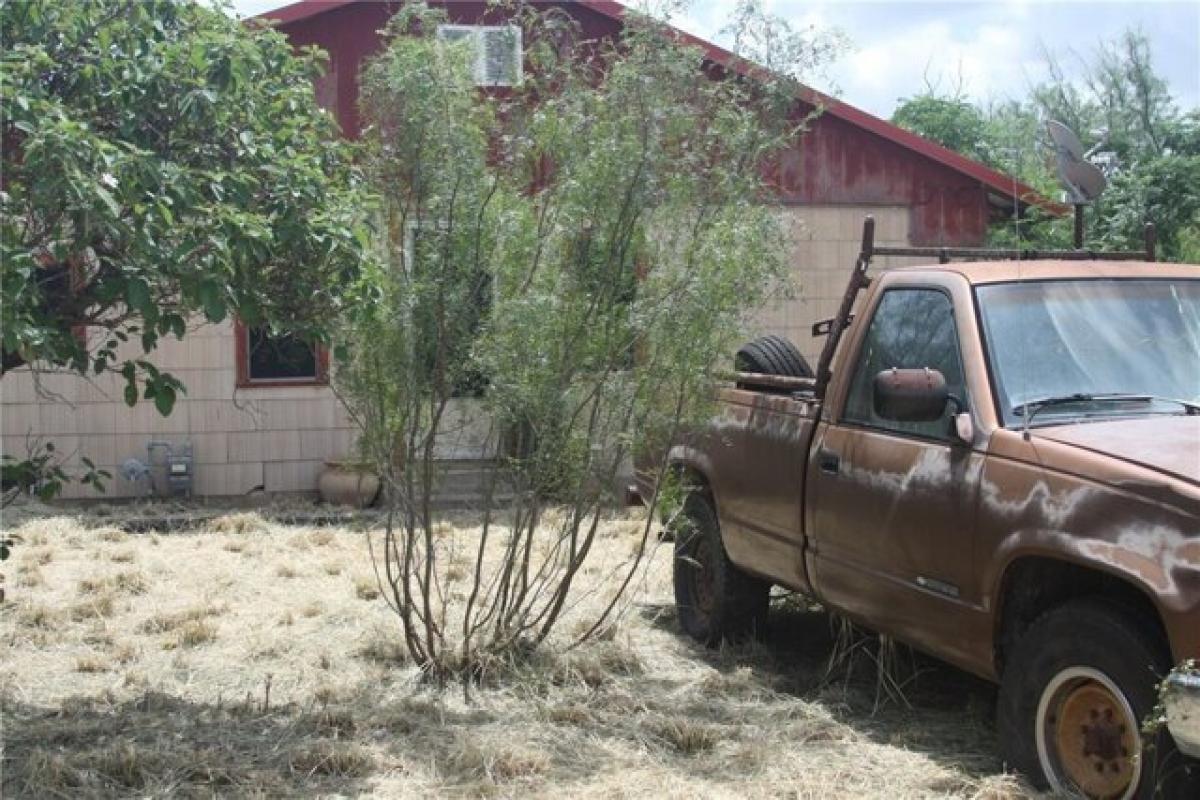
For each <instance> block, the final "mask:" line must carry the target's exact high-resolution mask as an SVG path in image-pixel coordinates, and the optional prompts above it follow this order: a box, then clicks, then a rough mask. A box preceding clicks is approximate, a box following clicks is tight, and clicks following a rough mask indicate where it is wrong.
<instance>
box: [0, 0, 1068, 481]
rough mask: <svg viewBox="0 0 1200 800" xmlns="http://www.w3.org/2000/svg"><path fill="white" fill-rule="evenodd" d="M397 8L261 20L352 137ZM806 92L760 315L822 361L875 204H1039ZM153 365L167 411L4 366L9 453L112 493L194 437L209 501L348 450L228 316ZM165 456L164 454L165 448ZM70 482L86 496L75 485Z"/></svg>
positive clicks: (948, 217) (90, 382) (606, 2)
mask: <svg viewBox="0 0 1200 800" xmlns="http://www.w3.org/2000/svg"><path fill="white" fill-rule="evenodd" d="M537 4H538V5H543V6H556V7H558V8H561V9H562V10H564V11H566V12H568V13H570V14H571V15H572V16H573V17H574V18H575V19H576V20H577V21H578V23H579V25H580V28H581V30H582V31H583V33H584V35H585V36H587V37H589V38H600V37H605V36H612V35H615V34H617V33H618V32H619V31H620V29H621V26H622V20H623V18H624V16H625V14H626V13H628V12H627V9H626V8H625V7H624V6H623V5H621V4H620V3H618V2H614V0H578V1H577V2H539V3H537ZM400 5H401V3H400V2H373V1H371V0H303V1H302V2H296V3H293V4H291V5H288V6H285V7H283V8H280V9H278V10H276V11H272V12H268V13H267V14H265V15H263V17H262V18H263V19H265V20H268V21H270V22H272V23H273V24H276V25H277V26H278V27H279V29H280V30H281V31H283V32H284V33H285V34H286V35H287V36H288V37H289V38H290V39H291V41H292V42H293V43H295V45H297V46H303V45H317V46H319V47H321V48H323V49H324V50H325V51H327V52H328V54H329V56H330V62H329V67H328V69H327V71H326V73H325V74H324V75H323V76H322V77H321V78H320V79H318V82H317V86H316V91H317V99H318V101H319V102H320V103H321V104H322V105H324V106H325V107H326V108H328V109H329V110H330V111H331V112H332V113H333V114H334V115H335V116H336V118H337V119H338V121H339V123H340V125H341V128H342V130H343V132H344V134H345V135H346V136H350V137H357V136H358V135H359V134H360V132H361V126H360V120H359V114H358V108H357V98H358V76H359V72H360V70H361V68H362V66H363V62H364V59H366V58H367V57H369V56H370V55H371V54H372V53H374V52H376V51H378V50H379V49H380V48H381V47H382V40H381V37H380V33H379V32H380V30H381V29H383V28H384V26H385V24H386V22H387V20H388V19H389V17H390V16H391V15H392V14H394V13H395V11H396V10H397V9H398V8H399V6H400ZM444 5H445V7H446V9H447V12H448V14H449V17H450V19H451V22H452V23H453V25H452V26H448V27H447V28H446V30H445V31H444V35H446V36H448V37H466V36H474V37H477V38H478V41H479V43H480V53H481V57H480V64H479V79H480V81H481V83H486V84H492V85H495V84H503V83H504V82H506V81H510V80H515V79H519V73H520V70H521V65H522V60H521V51H520V37H519V36H512V35H500V34H504V33H505V32H506V31H508V30H509V29H508V28H507V27H506V19H505V18H504V16H503V12H502V11H500V10H498V9H496V8H489V6H488V4H487V3H485V2H446V3H444ZM680 35H681V36H682V37H683V38H685V39H686V40H688V41H689V42H691V43H693V44H696V45H697V46H699V47H700V48H701V49H702V50H703V52H704V54H705V57H706V59H708V60H709V61H711V62H713V63H714V64H717V65H722V66H726V67H731V66H732V67H733V68H740V67H737V66H736V59H734V58H733V57H732V55H731V54H730V53H729V52H727V51H725V50H723V49H721V48H720V47H717V46H716V45H713V44H711V43H708V42H704V41H701V40H699V39H696V38H694V37H690V36H687V35H686V34H682V33H681V34H680ZM506 48H508V49H506ZM796 102H797V104H798V109H799V110H801V111H807V110H811V109H813V108H814V107H820V108H821V109H822V113H821V114H820V116H818V117H817V118H816V120H815V121H814V122H813V123H812V125H811V127H810V129H809V130H808V131H807V132H805V133H804V134H803V135H801V136H800V137H799V138H798V139H797V141H796V143H795V146H794V147H793V148H792V149H790V150H788V151H787V152H785V153H784V154H783V155H782V156H781V157H780V158H779V159H778V162H777V163H776V164H774V165H773V167H772V169H773V170H774V178H775V183H776V185H777V186H778V187H779V188H778V196H777V202H778V206H779V213H780V214H781V215H782V216H783V218H784V220H785V222H786V224H787V226H788V227H789V229H790V230H791V232H792V234H793V235H792V239H793V242H794V251H793V252H792V253H791V259H792V263H794V264H795V270H796V276H795V277H796V278H797V281H798V283H799V285H800V286H801V291H800V293H799V295H798V297H796V298H795V299H781V300H779V301H778V302H776V303H775V304H773V305H772V306H771V307H768V308H764V309H761V311H760V312H759V313H758V315H757V319H756V327H757V328H758V330H759V331H760V332H764V333H765V332H771V333H778V334H781V335H784V336H787V337H789V338H791V339H792V340H793V341H795V342H796V343H797V344H798V345H799V346H800V348H801V350H802V351H804V352H805V353H806V355H808V356H809V357H810V358H811V359H813V360H815V356H816V353H817V351H818V350H819V347H820V340H814V339H813V338H812V337H811V335H810V333H809V330H810V327H811V325H812V323H813V322H815V321H817V320H820V319H824V318H828V317H831V316H832V315H833V314H834V312H835V310H836V307H837V304H838V302H839V301H840V299H841V296H842V292H843V288H844V285H845V280H846V275H847V272H848V270H849V268H850V266H851V264H852V263H853V261H854V258H855V256H856V254H857V251H858V245H859V236H860V231H861V224H862V219H863V216H864V215H866V214H872V215H874V217H875V219H876V221H877V228H876V236H877V241H879V242H880V243H881V244H890V245H914V246H919V245H927V246H971V245H979V244H982V242H983V239H984V237H985V234H986V230H987V226H988V224H989V222H990V221H992V220H995V219H997V218H1001V217H1007V216H1009V215H1011V214H1012V212H1013V210H1014V208H1016V209H1018V210H1019V209H1021V208H1023V207H1025V206H1026V205H1028V204H1030V203H1044V202H1045V201H1043V200H1042V199H1041V198H1038V197H1037V196H1036V195H1035V194H1034V192H1033V190H1031V189H1030V188H1029V187H1027V186H1024V185H1022V184H1020V183H1018V182H1016V181H1014V180H1013V179H1012V178H1010V177H1008V176H1005V175H1003V174H1001V173H998V172H996V171H994V170H991V169H989V168H987V167H985V166H983V165H981V164H978V163H976V162H974V161H971V160H970V159H967V158H965V157H963V156H961V155H958V154H956V153H953V152H951V151H949V150H947V149H945V148H943V147H940V146H938V145H936V144H933V143H931V142H929V141H926V140H924V139H922V138H920V137H919V136H916V135H914V134H912V133H909V132H907V131H904V130H902V129H900V128H898V127H896V126H894V125H891V124H890V123H888V122H885V121H884V120H881V119H878V118H876V117H873V116H871V115H870V114H867V113H865V112H863V111H861V110H859V109H856V108H854V107H853V106H850V105H848V104H846V103H843V102H841V101H839V100H836V99H834V98H831V97H827V96H824V95H822V94H820V93H818V92H816V91H812V90H808V89H805V90H803V91H802V92H801V93H800V95H799V96H798V97H797V98H796ZM885 265H886V262H885ZM153 360H154V361H155V362H156V363H157V364H158V365H159V366H160V368H162V369H165V370H169V371H170V372H172V373H173V374H175V375H176V376H178V377H179V378H180V379H181V380H182V381H183V382H184V383H185V385H186V386H187V390H188V391H187V395H186V397H183V398H181V399H180V400H179V402H178V403H177V404H176V407H175V410H174V412H173V413H172V414H171V415H170V416H169V417H162V416H160V415H159V414H158V412H157V411H155V410H154V408H153V407H152V406H151V405H150V404H147V403H142V404H139V405H138V406H137V407H136V408H133V409H130V408H128V407H126V406H125V405H124V403H123V401H122V390H123V384H122V382H121V378H120V376H119V375H112V374H102V375H100V376H96V377H94V378H88V379H83V378H79V377H76V376H73V375H65V374H43V375H40V376H39V375H37V374H35V373H33V372H30V371H29V370H24V371H18V372H13V373H10V374H9V375H8V376H6V378H5V380H4V382H3V386H2V387H0V389H2V391H3V398H2V407H0V418H2V423H3V440H2V444H0V447H2V449H3V452H5V453H8V454H12V455H14V456H18V457H19V456H21V455H23V454H24V452H25V450H26V447H27V442H29V441H33V440H35V439H37V438H38V437H43V438H45V439H48V440H53V441H54V442H55V443H56V446H57V448H58V451H59V452H60V453H69V454H74V455H75V456H76V457H78V456H87V457H89V458H90V459H91V460H92V461H94V462H95V463H96V464H97V465H98V466H101V467H104V468H106V469H108V470H110V471H111V472H113V474H114V476H115V477H114V480H113V481H112V482H111V484H110V487H109V495H115V496H131V495H136V494H138V493H142V492H144V491H146V488H147V487H146V485H145V483H144V482H141V481H130V480H127V479H125V478H124V477H122V476H121V474H120V469H119V468H120V465H121V464H123V463H124V462H125V461H126V460H127V459H130V458H138V459H141V460H143V461H145V460H146V459H147V458H148V451H147V448H148V446H150V445H151V443H152V442H163V443H166V444H168V445H170V446H172V447H174V448H176V449H179V448H180V447H181V446H183V445H184V444H185V443H186V444H190V445H191V448H192V450H191V452H192V456H193V460H194V474H195V479H194V492H195V493H196V494H198V495H214V496H237V495H246V494H252V493H256V492H263V493H267V494H273V493H287V492H311V491H313V490H314V488H315V485H316V480H317V476H318V474H319V473H320V471H321V470H322V468H323V464H324V462H325V461H326V460H328V459H334V458H339V457H342V456H345V455H347V454H348V453H350V452H351V450H352V447H353V443H354V428H353V425H352V424H351V421H350V419H349V418H348V416H347V413H346V411H345V410H344V409H343V408H342V406H341V404H340V403H339V401H338V399H337V398H336V397H335V395H334V392H333V390H332V389H331V388H330V386H329V383H328V359H327V357H326V355H325V354H324V353H322V352H319V351H314V350H311V349H309V348H307V347H305V346H303V345H300V344H298V343H297V342H294V341H288V340H282V341H280V340H275V339H271V338H270V337H267V336H265V335H264V333H263V332H262V331H258V330H255V329H251V328H247V327H246V326H243V325H241V324H239V323H237V322H226V323H222V324H218V325H209V324H198V325H197V326H196V327H195V329H194V330H192V331H190V332H189V335H188V336H186V337H185V338H184V339H183V340H182V341H174V340H170V339H168V340H164V341H163V343H162V344H161V345H160V347H159V349H158V351H157V352H156V353H155V354H154V356H153ZM456 410H457V412H458V413H460V414H461V415H462V424H461V425H458V426H457V427H456V430H457V431H458V434H457V435H456V437H455V438H454V440H453V441H447V442H446V443H445V444H444V445H443V449H442V452H441V455H443V456H446V457H451V458H465V459H470V458H478V457H481V456H484V455H486V454H487V453H488V452H489V447H490V444H489V439H488V436H487V434H486V431H485V430H484V429H483V427H482V426H477V425H473V424H472V416H471V414H470V408H469V405H468V404H466V402H465V401H464V403H463V404H460V405H459V406H457V407H456ZM164 452H165V451H164V450H163V449H161V448H157V449H156V450H155V453H156V457H159V456H161V455H162V454H163V453H164ZM67 493H68V496H76V497H79V496H89V495H91V494H92V492H91V490H90V489H88V488H87V487H82V486H79V485H71V486H69V487H68V490H67Z"/></svg>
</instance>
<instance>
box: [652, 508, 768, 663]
mask: <svg viewBox="0 0 1200 800" xmlns="http://www.w3.org/2000/svg"><path fill="white" fill-rule="evenodd" d="M676 519H677V522H676V524H675V525H674V526H673V527H674V528H675V530H674V534H675V565H674V580H675V609H676V612H677V614H678V616H679V624H680V626H681V627H682V628H683V630H684V631H685V632H686V633H687V634H688V635H689V636H691V637H692V638H693V639H696V640H697V641H700V642H703V643H704V644H706V645H709V646H715V645H717V644H719V643H720V642H721V641H722V640H737V639H740V638H745V637H747V636H753V635H756V634H761V633H762V632H764V631H765V629H766V622H767V606H768V602H769V600H770V590H771V585H770V584H769V583H767V582H766V581H764V580H761V579H759V578H755V577H754V576H752V575H748V574H746V573H745V572H742V571H741V570H740V569H738V568H737V567H736V566H734V565H733V562H731V561H730V560H729V556H728V555H726V553H725V545H724V544H723V543H722V542H721V528H720V524H719V523H718V521H717V514H716V511H714V510H713V507H712V504H711V503H710V502H709V500H708V499H707V498H706V497H704V496H703V495H702V494H699V493H693V494H689V495H688V497H687V499H686V500H685V501H684V504H683V513H681V514H680V515H679V516H678V517H677V518H676Z"/></svg>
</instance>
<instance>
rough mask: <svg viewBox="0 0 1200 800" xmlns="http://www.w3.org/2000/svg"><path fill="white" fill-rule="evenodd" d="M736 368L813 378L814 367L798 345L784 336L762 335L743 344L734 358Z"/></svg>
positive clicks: (790, 376)
mask: <svg viewBox="0 0 1200 800" xmlns="http://www.w3.org/2000/svg"><path fill="white" fill-rule="evenodd" d="M733 366H734V369H736V370H739V371H741V372H758V373H761V374H763V375H783V376H786V377H789V378H811V377H812V376H813V370H812V367H811V366H809V363H808V361H807V360H806V359H805V358H804V356H803V355H801V353H800V351H799V350H798V349H797V348H796V345H794V344H792V343H791V342H790V341H788V340H787V339H785V338H783V337H782V336H775V335H771V336H762V337H760V338H758V339H755V340H754V341H752V342H747V343H746V344H744V345H742V347H741V349H740V350H738V351H737V356H736V357H735V358H734V360H733Z"/></svg>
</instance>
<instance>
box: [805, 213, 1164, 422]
mask: <svg viewBox="0 0 1200 800" xmlns="http://www.w3.org/2000/svg"><path fill="white" fill-rule="evenodd" d="M1143 235H1144V237H1145V238H1144V243H1145V245H1144V249H1142V250H1108V251H1103V250H1083V249H1080V250H1032V249H1021V248H997V247H876V246H875V218H874V217H871V216H868V217H867V218H866V219H864V220H863V233H862V249H861V250H860V251H859V254H858V258H857V260H856V261H855V263H854V268H853V270H851V272H850V281H849V283H848V284H847V286H846V293H845V294H844V295H842V302H841V305H840V306H839V307H838V312H837V316H835V317H834V318H833V319H827V320H822V321H821V322H818V323H816V324H814V325H813V326H812V334H813V336H825V337H827V338H826V339H825V346H824V347H823V348H822V349H821V358H820V360H819V361H818V362H817V370H816V372H817V374H816V382H815V385H814V386H813V394H814V396H815V397H817V398H818V399H821V398H823V397H824V396H825V389H826V387H827V386H828V385H829V379H830V378H831V377H832V375H831V373H830V371H829V365H830V363H831V362H832V361H833V354H834V352H836V351H837V346H838V343H839V342H840V341H841V338H842V331H844V330H845V329H846V327H847V326H848V325H849V324H850V322H851V321H852V320H853V318H854V312H853V309H854V301H855V300H856V299H857V298H858V293H859V292H861V291H862V290H863V289H865V288H866V287H867V286H869V285H870V284H871V279H870V278H869V277H867V269H868V268H869V267H870V265H871V259H872V258H874V257H875V256H901V257H908V258H936V259H937V260H938V263H939V264H947V263H949V262H950V261H951V259H956V258H958V259H967V260H971V261H1033V260H1041V259H1045V260H1059V261H1154V260H1155V249H1156V243H1157V234H1156V232H1155V229H1154V223H1152V222H1147V223H1146V226H1145V229H1144V232H1143Z"/></svg>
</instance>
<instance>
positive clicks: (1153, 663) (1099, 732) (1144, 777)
mask: <svg viewBox="0 0 1200 800" xmlns="http://www.w3.org/2000/svg"><path fill="white" fill-rule="evenodd" d="M1143 617H1144V615H1142V614H1138V613H1137V612H1135V611H1133V610H1131V609H1130V608H1127V607H1126V606H1124V605H1121V604H1118V603H1115V602H1112V601H1109V600H1106V599H1104V598H1099V597H1096V598H1085V599H1082V600H1075V601H1071V602H1069V603H1067V604H1064V605H1062V606H1059V607H1058V608H1056V609H1054V610H1052V611H1049V612H1047V613H1046V614H1045V615H1044V616H1042V617H1041V618H1040V619H1038V620H1037V621H1035V622H1034V623H1033V625H1031V626H1030V628H1029V630H1028V631H1026V632H1025V634H1024V635H1023V636H1022V637H1021V638H1020V640H1019V641H1018V642H1017V644H1016V646H1015V647H1014V648H1013V652H1012V654H1011V656H1010V658H1009V659H1008V663H1007V664H1006V665H1005V669H1004V675H1003V677H1002V680H1001V683H1000V695H999V701H998V709H997V714H996V717H997V719H996V726H997V729H998V733H999V736H1000V748H1001V751H1002V752H1003V754H1004V757H1005V760H1006V761H1007V763H1008V766H1009V767H1011V768H1015V769H1016V770H1018V771H1020V772H1021V773H1023V774H1024V775H1025V776H1026V778H1028V779H1029V780H1030V781H1031V782H1032V783H1033V784H1034V785H1035V786H1038V787H1039V788H1046V787H1050V788H1052V789H1054V790H1055V791H1057V792H1063V793H1072V792H1074V793H1076V794H1082V795H1084V796H1090V797H1136V798H1150V797H1165V798H1174V797H1180V798H1182V797H1193V798H1194V797H1196V796H1200V795H1197V794H1196V793H1195V792H1196V791H1197V786H1196V784H1195V783H1194V777H1195V776H1194V775H1189V767H1188V765H1187V764H1186V762H1185V759H1183V757H1182V756H1181V755H1180V754H1179V752H1178V751H1177V750H1176V749H1175V747H1174V743H1173V742H1172V741H1171V737H1170V734H1169V733H1168V732H1167V731H1165V730H1161V729H1160V730H1159V731H1158V733H1157V734H1156V735H1154V736H1153V737H1152V740H1150V741H1145V740H1144V739H1143V736H1142V735H1141V731H1140V727H1141V723H1142V722H1144V721H1145V720H1146V719H1147V718H1148V717H1149V715H1150V713H1151V712H1152V711H1153V710H1154V706H1155V703H1156V700H1157V693H1156V687H1157V684H1158V681H1159V680H1161V678H1162V676H1164V675H1165V674H1166V673H1167V672H1168V670H1169V669H1170V655H1169V653H1168V651H1167V648H1166V646H1165V644H1164V643H1163V641H1162V637H1161V635H1159V634H1156V630H1157V626H1155V625H1154V624H1153V621H1152V620H1146V619H1144V618H1143ZM1114 689H1115V690H1116V691H1115V693H1114V692H1113V691H1112V690H1114ZM1109 699H1111V700H1115V701H1116V702H1111V703H1110V702H1108V700H1109ZM1043 701H1044V704H1043ZM1131 715H1132V719H1134V720H1135V722H1134V723H1133V724H1132V726H1129V725H1127V724H1124V722H1123V721H1124V720H1125V719H1127V718H1129V717H1130V716H1131ZM1130 727H1132V730H1129V728H1130ZM1039 729H1040V731H1041V733H1040V739H1039ZM1076 729H1078V733H1076ZM1139 751H1140V756H1139V757H1137V758H1134V757H1133V756H1135V755H1136V754H1137V753H1138V752H1139ZM1193 766H1194V765H1193ZM1073 770H1074V771H1073ZM1093 770H1094V772H1095V774H1093ZM1190 771H1191V772H1194V769H1191V770H1190ZM1073 775H1076V776H1077V775H1082V776H1083V779H1082V780H1074V779H1073V777H1072V776H1073ZM1106 775H1108V776H1109V777H1108V778H1107V779H1106V778H1105V776H1106ZM1106 780H1107V781H1110V783H1107V784H1106V783H1105V781H1106ZM1084 781H1087V782H1094V783H1089V786H1086V787H1081V783H1083V782H1084ZM1088 788H1090V789H1091V793H1090V794H1089V792H1088ZM1130 789H1132V791H1130Z"/></svg>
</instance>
